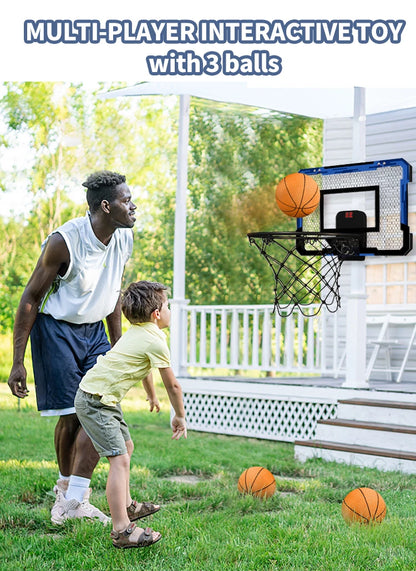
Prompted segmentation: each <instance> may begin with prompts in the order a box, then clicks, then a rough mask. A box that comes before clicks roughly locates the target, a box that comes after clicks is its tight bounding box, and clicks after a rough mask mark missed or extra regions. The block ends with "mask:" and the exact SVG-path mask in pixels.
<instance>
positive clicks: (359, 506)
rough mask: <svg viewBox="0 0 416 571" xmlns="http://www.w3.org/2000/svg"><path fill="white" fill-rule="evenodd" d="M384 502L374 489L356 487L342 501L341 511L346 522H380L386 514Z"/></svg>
mask: <svg viewBox="0 0 416 571" xmlns="http://www.w3.org/2000/svg"><path fill="white" fill-rule="evenodd" d="M386 511H387V508H386V504H385V502H384V500H383V498H382V497H381V496H380V494H379V493H378V492H376V490H373V489H371V488H356V489H355V490H352V492H350V493H349V494H347V495H346V496H345V498H344V499H343V501H342V506H341V513H342V517H343V518H344V519H345V521H346V522H348V523H352V522H359V523H380V522H382V521H383V519H384V517H385V515H386Z"/></svg>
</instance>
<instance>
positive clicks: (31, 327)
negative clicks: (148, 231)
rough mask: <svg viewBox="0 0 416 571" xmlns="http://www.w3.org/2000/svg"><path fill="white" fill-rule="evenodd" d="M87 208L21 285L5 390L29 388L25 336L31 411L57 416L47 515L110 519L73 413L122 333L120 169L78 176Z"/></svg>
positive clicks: (127, 201) (123, 189)
mask: <svg viewBox="0 0 416 571" xmlns="http://www.w3.org/2000/svg"><path fill="white" fill-rule="evenodd" d="M83 186H85V187H86V188H87V203H88V206H89V211H88V212H87V214H86V216H85V217H84V218H75V219H73V220H70V221H69V222H66V223H65V224H63V225H62V226H60V227H59V228H57V229H56V230H55V231H54V232H52V234H50V235H49V236H48V238H47V239H46V240H45V242H44V243H43V244H42V253H41V255H40V257H39V260H38V262H37V265H36V267H35V269H34V271H33V274H32V276H31V277H30V279H29V282H28V284H27V286H26V288H25V290H24V292H23V295H22V298H21V300H20V304H19V307H18V309H17V313H16V319H15V325H14V335H13V346H14V353H13V366H12V370H11V372H10V377H9V381H8V382H9V386H10V389H11V391H12V393H13V394H14V395H15V396H17V397H19V398H24V397H25V396H27V394H28V390H27V386H26V369H25V367H24V364H23V361H24V355H25V350H26V346H27V342H28V339H29V336H30V339H31V346H32V362H33V371H34V376H35V385H36V399H37V405H38V410H39V411H40V412H41V414H42V415H44V416H59V420H58V422H57V424H56V428H55V450H56V457H57V461H58V467H59V479H58V481H57V485H56V486H55V488H54V491H55V493H56V501H55V504H54V506H53V508H52V512H51V519H52V522H54V523H56V524H61V523H63V522H64V521H65V520H66V519H69V518H75V517H88V518H98V519H99V520H100V521H102V522H103V523H108V521H109V518H108V517H107V516H106V515H105V514H103V513H102V512H101V511H100V510H98V509H97V508H96V507H94V506H93V505H91V504H90V503H89V496H90V492H91V490H90V488H89V484H90V480H91V476H92V473H93V471H94V468H95V466H96V465H97V463H98V460H99V456H98V454H97V452H96V451H95V449H94V447H93V445H92V442H91V440H90V439H89V438H88V437H87V435H86V434H85V432H84V430H83V428H82V427H81V425H80V423H79V420H78V418H77V416H76V414H75V408H74V397H75V393H76V392H77V389H78V385H79V383H80V381H81V379H82V377H83V376H84V374H85V373H86V371H87V370H89V369H90V368H91V367H92V366H93V365H94V364H95V362H96V359H97V357H98V355H101V354H104V353H106V352H107V351H108V350H109V349H110V343H109V342H108V339H107V336H106V333H105V329H104V324H103V321H102V320H103V319H104V318H106V321H107V327H108V333H109V336H110V341H111V345H114V344H115V343H116V341H117V340H118V339H119V337H120V336H121V308H120V289H121V280H122V276H123V271H124V266H125V264H126V262H127V260H128V259H129V257H130V255H131V251H132V247H133V231H132V228H133V226H134V223H135V220H136V219H135V217H134V212H135V209H136V206H135V205H134V204H133V202H132V200H131V193H130V190H129V187H128V186H127V184H126V178H125V176H124V175H120V174H118V173H114V172H111V171H100V172H96V173H94V174H92V175H90V176H89V177H88V178H87V180H86V181H85V182H84V183H83Z"/></svg>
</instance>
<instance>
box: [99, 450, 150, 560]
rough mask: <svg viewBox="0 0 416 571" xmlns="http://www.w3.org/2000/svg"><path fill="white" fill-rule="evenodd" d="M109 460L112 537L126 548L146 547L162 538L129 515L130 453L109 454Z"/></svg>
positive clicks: (122, 547)
mask: <svg viewBox="0 0 416 571" xmlns="http://www.w3.org/2000/svg"><path fill="white" fill-rule="evenodd" d="M108 461H109V462H110V471H109V473H108V479H107V489H106V491H107V501H108V505H109V507H110V513H111V518H112V520H113V532H112V533H111V538H112V540H113V545H114V547H118V548H121V549H126V548H129V547H145V546H146V545H152V544H153V543H156V542H157V541H159V539H160V538H161V535H160V533H159V532H157V531H153V530H152V529H150V528H146V529H143V528H141V527H136V525H135V524H134V523H132V522H131V521H130V519H129V517H128V515H127V509H126V501H127V499H126V490H128V489H129V485H128V482H129V479H130V455H129V454H128V453H127V454H120V455H118V456H108ZM129 495H130V494H129Z"/></svg>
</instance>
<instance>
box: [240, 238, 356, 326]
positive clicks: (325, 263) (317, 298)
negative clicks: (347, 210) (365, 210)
mask: <svg viewBox="0 0 416 571" xmlns="http://www.w3.org/2000/svg"><path fill="white" fill-rule="evenodd" d="M248 238H249V241H250V243H251V244H254V245H255V246H256V247H257V249H258V250H259V252H260V254H261V255H262V256H263V257H264V258H265V259H266V260H267V263H268V264H269V266H270V267H271V269H272V271H273V275H274V282H275V289H274V309H275V310H277V311H278V313H279V314H280V315H286V316H287V315H290V314H291V313H292V312H293V310H294V309H295V308H296V307H297V308H299V310H300V311H301V313H302V314H303V315H305V316H307V317H310V316H312V315H316V314H318V313H319V312H320V310H321V308H322V306H325V307H326V308H327V310H328V311H330V312H331V313H334V312H335V311H337V310H338V309H339V308H340V306H341V298H340V293H339V278H340V275H341V266H342V263H343V261H344V260H345V259H348V258H350V259H351V257H353V256H355V255H357V253H358V251H359V237H358V236H355V235H350V234H348V235H345V234H344V235H343V234H332V235H331V234H320V233H302V234H299V233H297V232H280V233H279V232H262V233H257V234H249V235H248ZM310 306H313V307H310Z"/></svg>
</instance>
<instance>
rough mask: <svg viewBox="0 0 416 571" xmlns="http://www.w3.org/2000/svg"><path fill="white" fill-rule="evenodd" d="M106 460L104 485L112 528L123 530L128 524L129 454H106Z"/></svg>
mask: <svg viewBox="0 0 416 571" xmlns="http://www.w3.org/2000/svg"><path fill="white" fill-rule="evenodd" d="M108 461H109V463H110V471H109V473H108V479H107V487H106V493H107V501H108V506H109V508H110V513H111V519H112V520H113V529H115V530H116V531H123V530H125V529H126V528H127V527H128V525H129V524H130V520H129V518H128V515H127V503H128V498H127V494H128V495H130V494H129V491H128V490H129V478H130V456H129V454H120V455H118V456H108ZM130 499H131V498H130ZM130 503H131V501H130ZM129 505H130V504H129Z"/></svg>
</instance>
